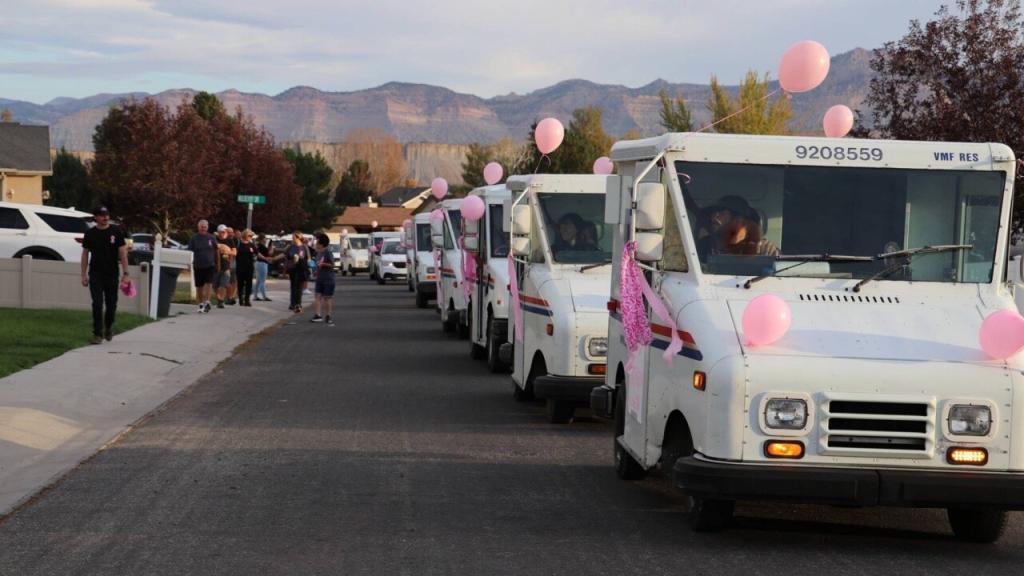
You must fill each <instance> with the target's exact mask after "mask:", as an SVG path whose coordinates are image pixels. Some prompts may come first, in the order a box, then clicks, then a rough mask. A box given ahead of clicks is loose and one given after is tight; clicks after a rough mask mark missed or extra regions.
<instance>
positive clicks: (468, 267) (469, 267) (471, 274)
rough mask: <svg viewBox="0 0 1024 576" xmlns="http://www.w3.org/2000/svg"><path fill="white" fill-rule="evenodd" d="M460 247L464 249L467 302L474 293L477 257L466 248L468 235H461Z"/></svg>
mask: <svg viewBox="0 0 1024 576" xmlns="http://www.w3.org/2000/svg"><path fill="white" fill-rule="evenodd" d="M459 248H461V249H462V294H463V295H464V296H465V297H466V302H469V299H470V298H471V297H472V295H473V286H475V285H476V257H475V256H474V255H473V253H472V252H470V251H469V250H466V236H465V235H462V236H459Z"/></svg>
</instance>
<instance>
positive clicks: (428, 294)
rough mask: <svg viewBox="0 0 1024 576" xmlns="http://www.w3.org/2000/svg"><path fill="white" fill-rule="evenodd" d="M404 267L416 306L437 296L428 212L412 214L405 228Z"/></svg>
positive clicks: (420, 305)
mask: <svg viewBox="0 0 1024 576" xmlns="http://www.w3.org/2000/svg"><path fill="white" fill-rule="evenodd" d="M406 230H407V232H408V233H407V235H406V237H405V249H406V267H407V268H408V269H409V290H411V291H412V292H413V293H414V294H415V295H416V306H417V307H419V308H426V307H427V305H428V304H429V303H430V300H432V299H434V298H436V297H437V263H436V262H434V250H433V244H432V243H431V240H430V213H429V212H424V213H422V214H417V215H415V216H413V219H412V226H410V227H409V228H407V229H406Z"/></svg>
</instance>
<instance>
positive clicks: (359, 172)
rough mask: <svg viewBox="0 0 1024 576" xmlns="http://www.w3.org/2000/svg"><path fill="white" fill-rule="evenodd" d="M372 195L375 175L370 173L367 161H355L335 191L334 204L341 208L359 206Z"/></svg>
mask: <svg viewBox="0 0 1024 576" xmlns="http://www.w3.org/2000/svg"><path fill="white" fill-rule="evenodd" d="M372 195H373V175H372V174H371V173H370V164H369V163H368V162H367V161H366V160H353V161H352V163H351V164H349V165H348V169H347V170H345V173H344V174H342V175H341V182H338V187H337V188H336V189H335V190H334V203H335V204H337V205H338V206H341V207H344V206H359V205H360V204H362V203H363V202H365V201H366V199H367V198H369V197H370V196H372ZM342 210H344V208H342Z"/></svg>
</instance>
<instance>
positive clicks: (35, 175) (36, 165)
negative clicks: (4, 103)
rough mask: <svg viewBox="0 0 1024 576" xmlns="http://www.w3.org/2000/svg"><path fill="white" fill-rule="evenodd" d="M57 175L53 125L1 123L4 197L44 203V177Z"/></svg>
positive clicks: (0, 178)
mask: <svg viewBox="0 0 1024 576" xmlns="http://www.w3.org/2000/svg"><path fill="white" fill-rule="evenodd" d="M52 174H53V165H52V163H51V161H50V127H49V126H27V125H23V124H18V123H17V122H0V199H2V200H4V201H7V202H18V203H21V204H42V203H43V176H50V175H52Z"/></svg>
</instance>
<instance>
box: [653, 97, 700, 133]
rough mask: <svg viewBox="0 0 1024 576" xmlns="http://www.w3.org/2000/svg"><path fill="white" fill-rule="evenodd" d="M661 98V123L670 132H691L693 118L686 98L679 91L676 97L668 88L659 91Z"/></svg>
mask: <svg viewBox="0 0 1024 576" xmlns="http://www.w3.org/2000/svg"><path fill="white" fill-rule="evenodd" d="M658 99H659V100H661V125H662V126H664V128H665V130H668V131H669V132H690V131H691V130H693V119H692V118H691V117H690V109H689V108H687V107H686V99H685V98H683V94H682V93H679V94H677V95H676V97H675V98H672V97H670V96H669V95H668V90H665V89H662V90H660V91H658Z"/></svg>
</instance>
